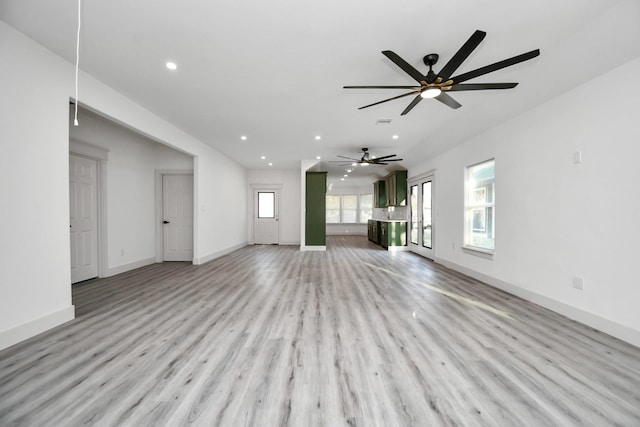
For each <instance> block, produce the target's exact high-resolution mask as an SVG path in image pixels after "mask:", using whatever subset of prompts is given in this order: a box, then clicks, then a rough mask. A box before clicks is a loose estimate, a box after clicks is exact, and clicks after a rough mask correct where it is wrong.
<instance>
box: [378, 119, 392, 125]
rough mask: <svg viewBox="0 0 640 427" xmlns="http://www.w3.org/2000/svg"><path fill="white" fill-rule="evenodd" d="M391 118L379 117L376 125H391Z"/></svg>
mask: <svg viewBox="0 0 640 427" xmlns="http://www.w3.org/2000/svg"><path fill="white" fill-rule="evenodd" d="M390 124H391V119H378V120H376V125H390Z"/></svg>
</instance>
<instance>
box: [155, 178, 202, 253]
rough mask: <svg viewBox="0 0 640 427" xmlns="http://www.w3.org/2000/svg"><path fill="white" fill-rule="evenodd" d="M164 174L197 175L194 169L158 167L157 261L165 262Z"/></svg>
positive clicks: (194, 213)
mask: <svg viewBox="0 0 640 427" xmlns="http://www.w3.org/2000/svg"><path fill="white" fill-rule="evenodd" d="M164 175H191V176H193V177H194V179H195V175H194V173H193V169H156V218H155V221H156V227H155V229H156V262H158V263H159V262H164V232H163V229H162V219H163V216H164V215H163V210H162V202H163V196H162V177H163V176H164ZM195 192H196V185H195V181H194V183H193V234H194V236H193V246H194V247H193V261H192V262H195V259H196V255H195V254H196V248H195V242H196V239H195V237H196V236H195V233H196V227H195V224H196V218H195V217H196V194H195Z"/></svg>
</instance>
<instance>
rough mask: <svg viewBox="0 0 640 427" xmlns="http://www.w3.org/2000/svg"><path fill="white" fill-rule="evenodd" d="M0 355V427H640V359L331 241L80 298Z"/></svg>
mask: <svg viewBox="0 0 640 427" xmlns="http://www.w3.org/2000/svg"><path fill="white" fill-rule="evenodd" d="M73 300H74V304H75V305H76V310H77V318H76V319H75V320H74V321H72V322H69V323H67V324H65V325H62V326H60V327H58V328H55V329H53V330H51V331H49V332H47V333H44V334H41V335H39V336H37V337H34V338H32V339H30V340H28V341H25V342H23V343H21V344H18V345H16V346H13V347H11V348H9V349H6V350H4V351H2V352H0V425H1V426H13V425H18V426H48V425H50V426H77V425H106V426H111V425H113V426H181V425H192V424H193V425H203V426H213V425H221V426H245V425H246V426H281V425H282V426H284V425H291V426H385V427H386V426H411V425H417V426H441V425H447V426H455V425H461V426H573V425H575V426H607V425H622V426H639V425H640V349H638V348H636V347H633V346H631V345H628V344H625V343H624V342H621V341H619V340H617V339H615V338H612V337H610V336H608V335H605V334H603V333H600V332H597V331H595V330H593V329H591V328H588V327H586V326H584V325H581V324H579V323H576V322H573V321H570V320H569V319H567V318H565V317H563V316H560V315H558V314H555V313H553V312H551V311H548V310H546V309H543V308H541V307H539V306H537V305H534V304H531V303H528V302H526V301H523V300H521V299H519V298H517V297H514V296H511V295H508V294H506V293H504V292H501V291H499V290H496V289H494V288H491V287H489V286H487V285H485V284H482V283H479V282H477V281H475V280H473V279H470V278H468V277H465V276H463V275H460V274H457V273H454V272H452V271H450V270H447V269H445V268H442V267H441V266H438V265H435V264H433V263H431V262H430V261H428V260H425V259H423V258H420V257H418V256H416V255H413V254H411V253H396V254H392V253H389V252H386V251H383V250H380V249H379V248H378V247H377V246H374V245H372V244H370V243H368V242H367V241H366V238H364V237H335V238H330V239H329V241H328V251H327V252H326V253H322V252H299V250H298V248H297V247H291V246H289V247H288V246H250V247H247V248H244V249H241V250H238V251H236V252H234V253H232V254H230V255H227V256H225V257H222V258H219V259H217V260H215V261H212V262H210V263H208V264H205V265H202V266H192V265H189V264H186V263H165V264H156V265H152V266H148V267H145V268H141V269H138V270H135V271H131V272H128V273H124V274H121V275H118V276H115V277H111V278H108V279H100V280H94V281H91V282H88V283H84V284H82V285H80V286H75V287H74V289H73Z"/></svg>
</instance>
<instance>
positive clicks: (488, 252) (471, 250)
mask: <svg viewBox="0 0 640 427" xmlns="http://www.w3.org/2000/svg"><path fill="white" fill-rule="evenodd" d="M488 162H493V165H494V178H493V187H494V196H493V202H492V203H483V204H474V205H469V192H470V190H471V189H470V188H469V171H470V169H471V168H473V167H474V166H478V165H481V164H483V163H488ZM495 162H496V159H495V157H492V158H490V159H487V160H483V161H481V162H478V163H474V164H471V165H468V166H466V167H465V169H464V170H465V177H464V229H463V240H462V242H463V244H462V250H463V252H465V253H467V254H469V255H475V256H479V257H481V258H485V259H493V256H494V254H495V250H496V240H495V226H496V224H495V205H496V203H495V185H496V179H495ZM486 207H493V218H494V221H493V229H494V238H493V249H488V248H483V247H481V246H474V245H471V244H469V243H467V238H468V236H469V233H470V231H471V230H469V227H470V224H471V222H470V219H469V217H468V216H469V214H470V212H471V210H473V209H474V208H486Z"/></svg>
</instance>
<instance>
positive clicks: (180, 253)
mask: <svg viewBox="0 0 640 427" xmlns="http://www.w3.org/2000/svg"><path fill="white" fill-rule="evenodd" d="M162 224H163V225H162V227H163V230H162V237H163V239H162V244H163V259H164V260H165V261H192V260H193V175H163V176H162Z"/></svg>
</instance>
